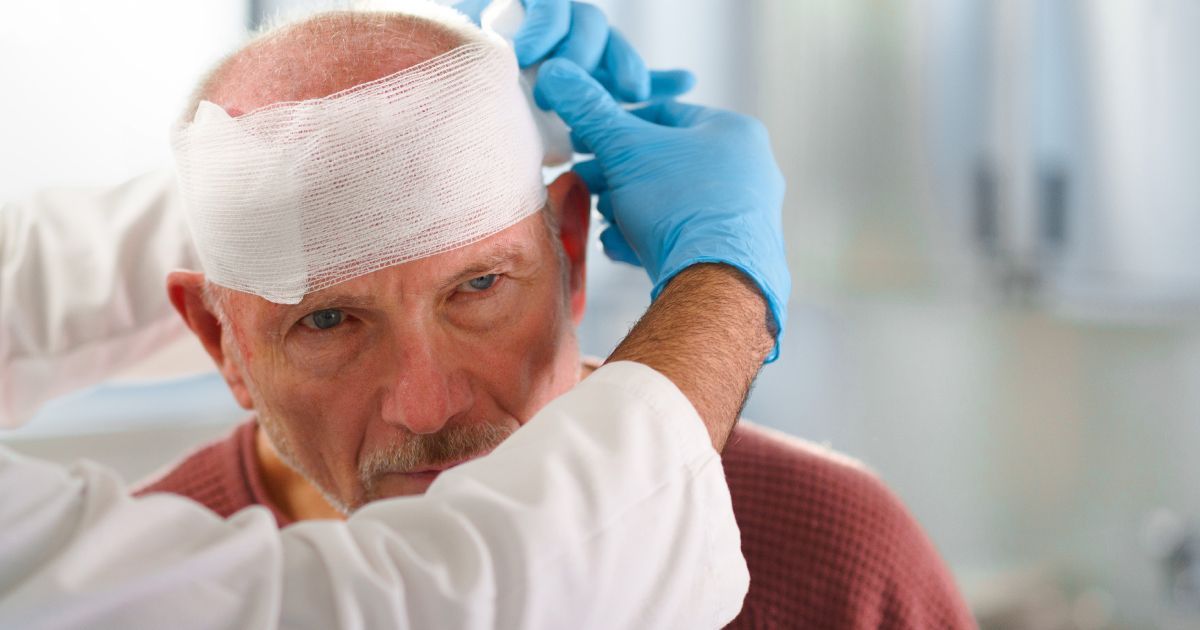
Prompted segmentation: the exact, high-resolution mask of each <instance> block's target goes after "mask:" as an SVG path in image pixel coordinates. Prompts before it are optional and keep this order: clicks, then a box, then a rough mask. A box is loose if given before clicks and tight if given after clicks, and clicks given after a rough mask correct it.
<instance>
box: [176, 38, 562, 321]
mask: <svg viewBox="0 0 1200 630" xmlns="http://www.w3.org/2000/svg"><path fill="white" fill-rule="evenodd" d="M172 140H173V145H174V149H175V158H176V163H177V168H178V173H179V182H180V187H181V189H182V193H183V197H184V200H185V203H186V207H187V219H188V225H189V227H190V228H191V232H192V237H193V238H194V240H195V243H196V250H197V252H198V254H199V258H200V262H201V265H202V266H203V269H204V271H205V274H206V275H207V277H208V279H209V280H210V281H212V282H214V283H216V284H218V285H221V286H224V287H229V288H232V289H236V290H239V291H245V292H248V293H254V294H256V295H259V296H261V297H263V298H265V299H267V300H270V301H272V302H277V303H284V304H295V303H297V302H299V301H300V300H301V298H303V297H304V295H305V294H307V293H310V292H313V291H317V290H320V289H322V288H325V287H328V286H331V285H334V284H337V283H339V282H344V281H346V280H350V279H352V278H355V277H358V276H361V275H364V274H367V273H370V272H372V271H376V270H379V269H382V268H384V267H389V266H392V265H396V264H400V263H403V262H406V261H410V260H415V259H418V258H423V257H426V256H431V255H433V254H437V253H441V252H444V251H447V250H450V249H454V248H456V247H461V246H463V245H467V244H470V243H473V242H475V241H478V240H480V239H483V238H485V237H487V236H490V235H492V234H495V233H496V232H499V231H501V230H503V229H505V228H507V227H509V226H512V225H514V224H516V223H517V222H518V221H520V220H521V219H523V218H525V217H527V216H529V215H531V214H533V213H534V212H536V211H538V210H539V209H540V208H541V207H542V205H543V204H544V203H545V200H546V193H545V187H544V185H543V182H542V171H541V164H542V144H541V139H540V138H539V136H538V131H537V128H536V126H535V125H534V122H533V120H532V118H531V115H530V110H529V105H528V104H527V103H526V100H525V97H524V96H523V94H522V92H521V88H520V85H519V83H518V80H517V64H516V59H515V58H514V55H513V53H512V50H511V49H509V48H507V47H506V46H505V45H504V44H503V43H501V42H499V41H498V40H496V39H494V38H493V37H483V38H480V41H476V42H473V43H470V44H466V45H463V46H460V47H458V48H455V49H454V50H451V51H449V52H447V53H444V54H442V55H439V56H437V57H434V58H433V59H430V60H428V61H425V62H423V63H420V64H418V65H415V66H413V67H411V68H408V69H406V70H402V71H400V72H397V73H395V74H392V75H389V76H387V77H384V78H382V79H378V80H375V81H372V82H369V83H364V84H362V85H359V86H356V87H353V88H351V89H348V90H345V91H343V92H339V93H337V94H334V95H332V96H328V97H325V98H320V99H313V100H309V101H301V102H293V103H281V104H277V105H272V106H268V107H266V108H263V109H260V110H257V111H254V112H251V113H249V114H245V115H243V116H240V117H237V118H233V117H230V116H229V115H228V114H226V113H225V111H224V110H223V109H221V107H219V106H217V105H215V104H213V103H209V102H202V103H200V106H199V107H198V108H197V110H196V115H195V117H194V119H193V121H192V122H191V123H188V124H183V125H180V126H179V127H177V128H176V129H175V132H174V134H173V138H172Z"/></svg>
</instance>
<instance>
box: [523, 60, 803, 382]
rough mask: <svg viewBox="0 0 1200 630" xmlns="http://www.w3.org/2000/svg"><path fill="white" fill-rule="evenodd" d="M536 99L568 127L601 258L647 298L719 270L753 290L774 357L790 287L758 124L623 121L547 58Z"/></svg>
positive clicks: (651, 114) (692, 114)
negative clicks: (719, 266) (640, 277)
mask: <svg viewBox="0 0 1200 630" xmlns="http://www.w3.org/2000/svg"><path fill="white" fill-rule="evenodd" d="M534 95H535V97H536V98H537V99H538V102H539V105H541V106H542V107H549V108H551V109H553V110H554V111H555V112H557V113H558V115H559V116H560V117H562V119H563V121H565V122H566V123H567V126H569V127H570V128H571V135H572V139H573V140H574V141H575V144H576V147H575V149H576V151H579V152H587V153H594V154H595V158H594V159H592V160H589V161H586V162H581V163H579V164H576V165H575V167H574V170H575V172H577V173H578V174H579V175H580V176H581V177H582V178H583V180H584V181H585V182H586V183H587V185H588V188H589V189H590V190H591V192H592V193H593V194H598V195H599V196H600V200H599V203H598V206H597V207H598V209H599V210H600V213H601V214H602V215H603V216H604V218H605V220H607V221H608V222H609V223H610V226H609V227H608V228H606V229H605V230H604V232H603V233H601V235H600V240H601V242H602V243H603V245H604V251H605V252H606V253H607V254H608V255H609V257H611V258H614V259H616V260H622V261H625V262H629V263H632V264H641V265H642V266H644V267H645V268H646V271H647V273H649V274H650V280H651V281H652V282H653V283H654V290H653V292H652V293H651V296H652V297H657V296H658V293H659V292H660V291H661V290H662V288H663V287H664V286H665V285H666V283H667V282H668V281H669V280H670V279H671V278H672V277H673V276H674V275H675V274H677V273H679V272H680V271H682V270H683V269H685V268H686V267H688V266H690V265H694V264H697V263H703V262H719V263H725V264H727V265H731V266H733V267H736V268H737V269H739V270H741V271H742V272H743V273H745V274H746V275H747V276H748V277H749V278H750V279H752V280H753V281H754V282H755V284H757V285H758V288H759V289H760V290H761V291H762V293H763V296H764V297H765V298H766V300H767V304H768V306H769V307H770V310H771V314H772V315H773V316H774V319H775V324H776V326H777V329H776V331H775V349H774V350H772V351H771V355H770V356H769V357H768V358H767V361H768V362H770V361H773V360H775V358H776V357H778V355H779V339H780V336H781V335H782V333H783V328H784V324H785V323H786V321H787V300H788V296H789V294H790V293H791V276H790V275H789V273H788V268H787V258H786V255H785V253H784V245H783V233H782V229H781V224H780V211H781V207H782V204H783V189H784V181H783V176H782V174H780V172H779V168H778V167H777V166H776V164H775V158H774V156H773V155H772V154H771V144H770V140H769V139H768V138H767V132H766V128H765V127H763V125H762V123H760V122H758V121H757V120H755V119H754V118H751V117H749V116H743V115H740V114H736V113H733V112H727V111H722V110H718V109H710V108H707V107H701V106H698V105H686V104H683V103H678V102H675V101H664V102H660V103H657V104H653V105H649V106H646V107H643V108H641V109H638V110H633V111H626V110H624V109H623V108H622V107H621V106H620V105H618V104H617V103H616V101H614V100H613V99H612V97H611V96H609V94H608V93H607V92H606V91H605V89H604V88H603V87H602V86H601V85H600V84H599V83H597V82H596V81H595V80H593V79H592V77H590V76H588V74H587V73H586V72H585V71H584V70H583V69H582V68H580V67H579V66H577V65H575V64H574V63H571V62H569V61H565V60H560V59H551V60H550V61H547V62H546V63H544V64H543V65H542V67H541V70H540V71H539V73H538V81H537V85H536V86H535V88H534Z"/></svg>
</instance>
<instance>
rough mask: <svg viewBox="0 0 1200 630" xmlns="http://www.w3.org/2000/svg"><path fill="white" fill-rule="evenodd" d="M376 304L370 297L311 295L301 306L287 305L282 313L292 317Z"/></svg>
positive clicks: (333, 294)
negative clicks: (327, 309) (300, 314)
mask: <svg viewBox="0 0 1200 630" xmlns="http://www.w3.org/2000/svg"><path fill="white" fill-rule="evenodd" d="M375 302H376V300H375V298H374V297H373V296H370V295H348V294H342V293H337V292H330V293H328V294H324V295H318V296H313V295H312V294H309V295H308V296H305V299H303V300H301V301H300V303H299V304H289V305H286V306H285V307H284V308H283V310H282V311H280V313H281V315H282V316H283V317H291V316H292V315H293V314H295V313H301V312H303V313H311V312H313V311H319V310H321V309H323V308H330V307H333V306H337V307H339V308H341V307H345V308H366V307H369V306H372V305H373V304H375Z"/></svg>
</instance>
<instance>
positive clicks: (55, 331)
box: [0, 169, 197, 428]
mask: <svg viewBox="0 0 1200 630" xmlns="http://www.w3.org/2000/svg"><path fill="white" fill-rule="evenodd" d="M181 203H182V202H181V200H180V197H179V194H178V192H177V190H176V186H175V180H174V175H173V173H172V171H171V170H170V169H164V170H162V171H157V172H153V173H149V174H147V175H144V176H142V177H138V178H136V179H133V180H131V181H129V182H127V183H125V184H123V185H121V186H117V187H115V188H104V189H100V188H71V189H58V190H46V191H43V192H40V193H38V194H36V195H34V196H33V197H31V198H30V199H28V200H27V201H24V202H20V203H8V204H4V205H0V428H3V427H12V426H16V425H19V424H20V423H22V422H24V421H25V420H27V419H28V418H29V417H30V416H32V415H33V413H34V412H35V411H36V410H37V408H38V407H39V406H40V405H41V404H42V403H43V402H45V401H46V400H48V399H49V398H52V397H54V396H57V395H60V394H64V393H67V392H70V391H73V390H76V389H79V388H82V387H86V386H89V385H93V384H95V383H97V382H99V381H101V380H103V379H104V378H107V377H108V376H111V375H112V373H113V371H115V370H117V369H119V368H121V367H123V366H127V365H132V364H133V363H136V362H137V361H139V360H141V359H142V358H144V357H146V356H147V355H149V354H151V353H152V352H153V351H154V350H155V349H157V348H159V347H161V346H162V345H163V344H164V343H165V342H167V341H170V340H171V339H172V338H174V337H177V336H179V335H181V334H183V332H184V327H183V323H182V322H181V321H180V319H179V317H178V316H177V315H175V313H174V311H173V310H172V308H171V306H170V303H169V301H168V300H167V295H166V281H165V278H166V275H167V272H169V271H171V270H172V269H176V268H181V267H182V268H192V269H195V268H197V266H196V262H195V254H194V253H193V248H192V244H191V237H190V236H189V235H188V231H187V227H186V223H185V220H184V213H183V212H182V210H181V208H180V204H181Z"/></svg>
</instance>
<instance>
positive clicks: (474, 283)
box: [461, 273, 500, 293]
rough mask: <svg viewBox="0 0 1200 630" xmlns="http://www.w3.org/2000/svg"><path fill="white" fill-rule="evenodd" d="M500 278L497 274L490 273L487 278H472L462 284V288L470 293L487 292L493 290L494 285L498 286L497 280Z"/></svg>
mask: <svg viewBox="0 0 1200 630" xmlns="http://www.w3.org/2000/svg"><path fill="white" fill-rule="evenodd" d="M499 278H500V276H498V275H497V274H494V273H489V274H488V275H486V276H479V277H478V278H471V279H470V280H468V281H466V282H464V283H462V285H461V288H462V289H463V290H464V291H467V292H469V293H473V292H479V291H487V290H488V289H490V288H492V285H494V284H496V280H498V279H499Z"/></svg>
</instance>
